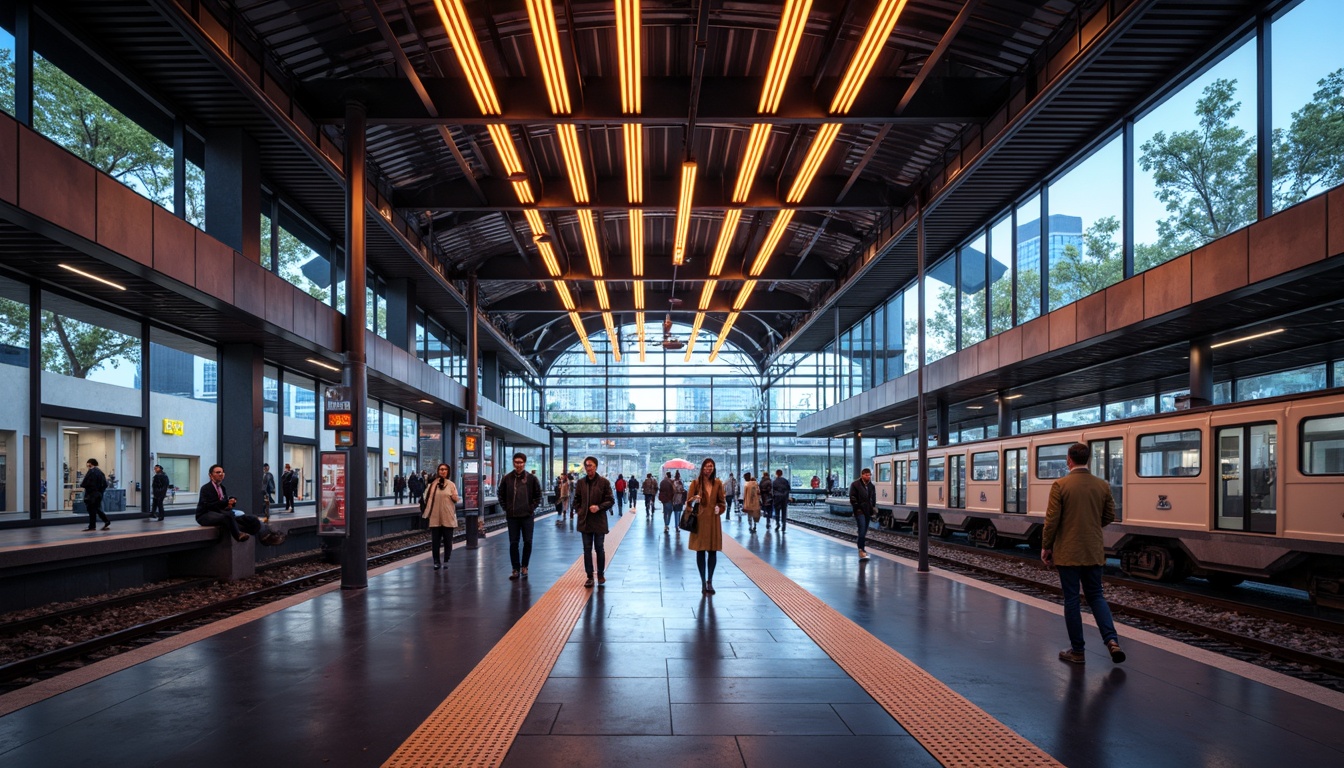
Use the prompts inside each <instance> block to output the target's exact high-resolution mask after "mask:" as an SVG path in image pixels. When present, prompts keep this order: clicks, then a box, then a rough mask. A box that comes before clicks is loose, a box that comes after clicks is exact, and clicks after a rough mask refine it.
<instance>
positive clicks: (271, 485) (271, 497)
mask: <svg viewBox="0 0 1344 768" xmlns="http://www.w3.org/2000/svg"><path fill="white" fill-rule="evenodd" d="M274 503H275V475H273V474H271V465H270V464H262V465H261V516H262V517H264V518H266V519H267V520H270V519H271V505H272V504H274Z"/></svg>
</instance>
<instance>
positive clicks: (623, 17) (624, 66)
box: [616, 0, 643, 115]
mask: <svg viewBox="0 0 1344 768" xmlns="http://www.w3.org/2000/svg"><path fill="white" fill-rule="evenodd" d="M641 34H642V33H641V31H640V10H639V0H616V61H617V63H618V65H619V68H620V72H621V111H622V112H624V113H625V114H627V115H637V114H639V113H640V111H641V110H642V109H643V105H642V101H643V95H642V93H641V86H640V64H641V62H640V59H641V56H642V54H641V52H640V36H641Z"/></svg>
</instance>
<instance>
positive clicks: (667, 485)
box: [658, 472, 676, 533]
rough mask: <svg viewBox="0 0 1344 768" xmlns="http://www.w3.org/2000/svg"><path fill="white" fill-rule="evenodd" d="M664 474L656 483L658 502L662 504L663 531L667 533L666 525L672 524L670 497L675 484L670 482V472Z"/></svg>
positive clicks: (674, 491) (673, 491)
mask: <svg viewBox="0 0 1344 768" xmlns="http://www.w3.org/2000/svg"><path fill="white" fill-rule="evenodd" d="M664 475H665V477H664V478H663V479H662V481H661V482H660V483H658V503H659V504H662V505H663V533H667V531H668V526H670V525H671V524H672V497H673V495H675V493H676V486H674V485H673V484H672V473H671V472H665V473H664Z"/></svg>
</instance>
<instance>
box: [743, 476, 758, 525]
mask: <svg viewBox="0 0 1344 768" xmlns="http://www.w3.org/2000/svg"><path fill="white" fill-rule="evenodd" d="M742 511H743V512H746V513H747V522H749V523H751V526H750V527H749V528H748V529H747V531H748V533H755V532H756V524H757V523H759V522H761V486H760V485H757V483H756V481H755V480H753V479H752V477H751V473H750V472H747V473H746V474H744V475H742Z"/></svg>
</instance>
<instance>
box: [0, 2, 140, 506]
mask: <svg viewBox="0 0 1344 768" xmlns="http://www.w3.org/2000/svg"><path fill="white" fill-rule="evenodd" d="M20 7H22V6H20ZM141 386H143V384H142V385H141ZM28 435H29V437H28V452H27V453H26V454H25V457H26V461H27V462H28V519H29V520H38V519H40V518H41V517H42V512H44V511H45V510H43V508H42V462H43V461H45V460H46V457H44V456H43V455H42V288H41V287H40V286H38V285H33V286H31V287H30V289H29V291H28ZM145 442H149V436H148V435H146V436H145ZM57 469H58V468H57V467H53V468H52V470H53V471H52V476H51V482H50V483H48V484H47V499H48V500H51V499H57V498H60V493H61V491H62V490H63V486H64V483H61V482H57V477H58V476H57V475H56V470H57ZM48 505H50V501H48ZM60 508H61V505H60V504H57V505H56V511H58V513H59V510H60Z"/></svg>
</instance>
